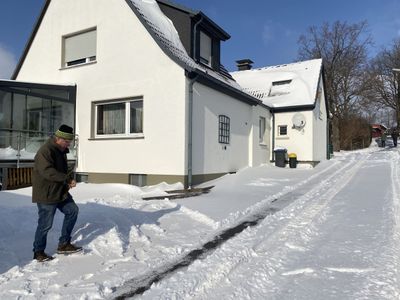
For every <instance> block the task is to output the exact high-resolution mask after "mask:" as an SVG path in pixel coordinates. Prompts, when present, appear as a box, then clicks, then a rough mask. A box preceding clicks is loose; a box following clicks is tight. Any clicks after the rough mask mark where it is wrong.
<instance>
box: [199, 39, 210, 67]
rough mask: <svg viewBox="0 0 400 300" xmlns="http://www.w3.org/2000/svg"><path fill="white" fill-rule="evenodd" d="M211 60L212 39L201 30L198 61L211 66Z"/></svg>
mask: <svg viewBox="0 0 400 300" xmlns="http://www.w3.org/2000/svg"><path fill="white" fill-rule="evenodd" d="M211 60H212V40H211V37H209V36H208V35H207V34H205V33H204V32H203V31H200V62H201V63H203V64H205V65H208V66H211Z"/></svg>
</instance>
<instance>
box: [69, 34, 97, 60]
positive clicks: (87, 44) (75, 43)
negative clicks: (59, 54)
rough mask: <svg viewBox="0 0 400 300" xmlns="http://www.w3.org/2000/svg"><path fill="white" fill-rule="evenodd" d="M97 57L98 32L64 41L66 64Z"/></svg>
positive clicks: (74, 36)
mask: <svg viewBox="0 0 400 300" xmlns="http://www.w3.org/2000/svg"><path fill="white" fill-rule="evenodd" d="M92 56H96V30H91V31H87V32H83V33H80V34H77V35H73V36H70V37H66V38H65V39H64V62H65V63H67V62H70V61H75V60H78V59H83V58H87V57H92Z"/></svg>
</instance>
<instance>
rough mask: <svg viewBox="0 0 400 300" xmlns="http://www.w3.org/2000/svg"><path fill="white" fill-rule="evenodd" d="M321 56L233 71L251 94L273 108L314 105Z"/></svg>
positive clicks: (235, 76)
mask: <svg viewBox="0 0 400 300" xmlns="http://www.w3.org/2000/svg"><path fill="white" fill-rule="evenodd" d="M321 68H322V59H313V60H308V61H302V62H296V63H291V64H285V65H278V66H271V67H265V68H259V69H252V70H246V71H237V72H232V73H231V75H232V76H233V78H234V79H235V80H236V81H237V82H238V83H239V84H240V85H241V86H242V88H243V89H244V90H245V91H247V92H248V93H250V94H252V95H254V96H255V97H257V98H259V99H261V100H262V101H263V103H264V104H265V105H267V106H269V107H272V108H284V107H295V106H308V105H314V103H315V97H316V94H317V88H318V84H319V79H320V75H321Z"/></svg>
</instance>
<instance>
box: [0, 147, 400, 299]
mask: <svg viewBox="0 0 400 300" xmlns="http://www.w3.org/2000/svg"><path fill="white" fill-rule="evenodd" d="M399 172H400V153H399V151H398V149H397V148H386V149H382V148H377V147H371V148H369V149H365V150H361V151H352V152H344V153H340V154H339V153H336V155H335V158H334V159H332V160H330V161H327V162H324V163H321V164H320V165H318V166H317V167H316V168H314V169H310V168H297V169H290V168H277V167H274V166H262V167H257V168H248V169H244V170H242V171H240V172H239V173H237V174H232V175H227V176H224V177H222V178H220V179H218V180H215V181H213V182H209V183H207V184H204V186H206V185H215V187H214V188H213V189H212V190H211V192H210V193H209V194H204V195H202V196H198V197H193V198H185V199H180V200H168V199H164V200H151V201H144V200H142V199H141V198H142V197H144V196H152V195H162V194H164V193H165V192H164V191H165V190H171V189H177V188H182V186H181V184H179V183H178V184H176V185H166V184H161V185H158V186H153V187H146V188H138V187H134V186H129V185H121V184H101V185H100V184H99V185H96V184H79V185H78V186H77V187H76V188H75V189H73V190H72V194H73V196H74V198H75V201H76V202H77V203H78V205H79V207H80V215H79V219H78V222H77V224H76V227H75V229H76V231H75V234H74V236H73V242H75V243H77V244H79V245H82V246H83V247H84V248H85V251H84V253H81V254H74V255H70V256H63V255H57V254H55V257H56V258H55V259H54V260H53V261H50V262H46V263H38V262H36V261H32V239H33V235H34V230H35V228H36V222H37V209H36V206H35V205H34V204H32V203H31V199H30V194H31V189H30V188H26V189H20V190H16V191H2V192H0V220H1V221H0V274H1V275H0V299H110V298H114V297H117V296H119V295H124V293H126V292H128V291H129V290H131V289H133V288H134V285H135V279H139V278H146V277H148V276H150V275H151V274H155V273H157V272H160V270H164V269H165V268H166V266H169V265H174V263H177V262H179V261H180V259H181V258H182V257H185V256H186V255H187V254H188V253H189V252H190V251H191V250H193V249H199V248H201V247H202V246H203V245H204V244H205V243H207V242H209V241H210V240H212V239H213V237H215V236H216V235H218V234H219V233H221V232H223V231H224V230H225V229H227V228H231V227H234V226H235V225H237V224H239V223H241V222H242V221H243V220H247V219H251V218H252V216H257V215H260V214H263V213H264V212H265V211H270V212H274V213H273V214H271V215H269V216H267V217H266V218H265V219H263V220H262V221H261V222H260V223H258V224H257V225H256V226H253V227H248V228H247V229H245V230H244V231H243V232H241V233H239V234H237V235H236V236H234V237H233V238H231V239H229V240H228V241H226V242H225V243H223V244H222V245H221V246H219V247H218V248H217V249H215V250H213V251H210V253H208V254H207V255H206V256H205V257H202V258H201V259H197V260H195V261H194V262H193V263H192V264H190V265H189V267H185V268H181V269H178V270H177V271H176V272H174V273H172V274H170V275H169V276H167V277H166V278H163V279H162V280H160V281H158V282H156V283H154V284H153V285H152V286H151V288H150V289H148V290H147V291H145V292H144V293H143V294H141V295H139V296H137V297H138V298H139V299H399V298H400V283H399V279H400V277H399V266H400V260H399V255H400V211H399V210H400V174H399ZM165 195H167V194H166V193H165ZM61 222H62V214H61V213H59V212H58V213H57V215H56V219H55V222H54V226H53V229H52V230H51V232H50V234H49V236H48V246H47V249H46V250H47V252H48V253H49V254H53V253H54V252H55V249H56V246H57V240H58V234H59V232H60V228H61ZM125 282H130V283H131V284H130V286H129V287H127V286H126V285H125V286H124V283H125ZM136 282H137V281H136Z"/></svg>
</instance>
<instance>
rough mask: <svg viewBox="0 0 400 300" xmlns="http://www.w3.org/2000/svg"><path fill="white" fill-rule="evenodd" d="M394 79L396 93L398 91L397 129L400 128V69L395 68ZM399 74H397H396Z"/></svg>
mask: <svg viewBox="0 0 400 300" xmlns="http://www.w3.org/2000/svg"><path fill="white" fill-rule="evenodd" d="M392 71H393V73H394V80H395V93H396V96H397V97H396V114H397V115H396V117H397V120H396V121H397V126H396V128H397V131H399V130H400V124H399V123H400V69H398V68H393V69H392ZM396 75H397V76H396Z"/></svg>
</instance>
